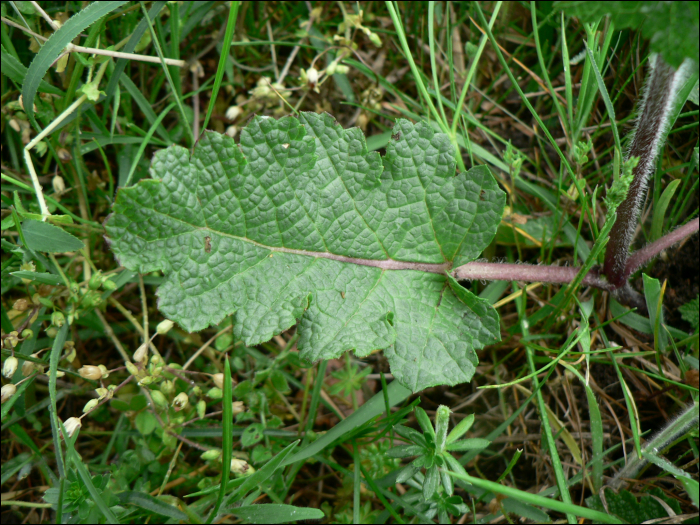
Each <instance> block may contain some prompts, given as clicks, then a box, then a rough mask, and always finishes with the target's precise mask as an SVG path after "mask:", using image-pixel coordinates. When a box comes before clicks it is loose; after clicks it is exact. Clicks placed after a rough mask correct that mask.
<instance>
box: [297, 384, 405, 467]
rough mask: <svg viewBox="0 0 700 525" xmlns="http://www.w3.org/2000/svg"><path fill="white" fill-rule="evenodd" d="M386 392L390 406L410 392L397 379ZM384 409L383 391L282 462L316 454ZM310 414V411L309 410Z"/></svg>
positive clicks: (400, 400) (298, 459) (399, 401)
mask: <svg viewBox="0 0 700 525" xmlns="http://www.w3.org/2000/svg"><path fill="white" fill-rule="evenodd" d="M387 394H388V397H389V404H390V406H394V405H396V404H398V403H401V402H402V401H403V400H404V399H407V398H408V397H409V396H410V395H411V394H412V392H411V391H410V390H409V389H408V388H405V387H403V386H402V385H400V384H399V382H398V381H392V382H391V383H390V384H389V388H387ZM385 409H386V407H385V404H384V393H383V392H379V393H377V394H375V395H374V396H373V397H372V399H370V400H369V401H367V402H366V403H365V404H364V405H362V406H361V407H360V408H359V409H358V410H356V411H355V412H353V413H352V414H351V415H350V416H348V418H347V419H344V420H343V421H341V422H340V423H339V424H337V425H336V426H334V427H333V428H332V429H331V430H329V431H328V432H326V433H325V434H324V435H323V436H321V437H320V438H319V439H317V440H316V441H314V442H313V443H311V444H309V445H307V446H306V447H305V448H304V449H303V450H300V451H299V452H297V453H296V454H294V456H292V457H291V458H289V459H288V460H287V461H285V462H284V465H290V464H292V463H296V462H297V461H301V460H303V459H306V458H310V457H311V456H313V455H315V454H318V453H319V452H321V451H322V450H323V449H324V448H326V447H327V446H328V445H330V444H331V443H333V442H334V441H336V440H338V439H340V438H342V437H343V436H344V435H345V434H347V433H349V432H352V431H353V430H354V429H355V428H357V427H359V426H360V425H364V424H365V423H366V422H367V421H369V420H370V419H372V418H373V417H377V416H378V415H380V414H381V413H382V412H383V411H384V410H385ZM309 414H310V412H309Z"/></svg>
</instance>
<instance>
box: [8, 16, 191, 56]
mask: <svg viewBox="0 0 700 525" xmlns="http://www.w3.org/2000/svg"><path fill="white" fill-rule="evenodd" d="M0 20H2V22H3V23H4V24H7V25H8V26H12V27H15V28H17V29H20V30H22V31H24V32H25V33H28V34H30V35H32V36H33V37H35V38H38V39H39V40H41V41H42V42H46V41H47V40H48V38H46V37H44V36H41V35H38V34H36V33H34V32H33V31H30V30H29V29H27V28H26V27H22V26H21V25H19V24H17V23H15V22H13V21H12V20H8V19H7V18H5V17H2V18H1V19H0ZM66 52H69V53H87V54H90V55H103V56H107V57H112V58H125V59H127V60H138V61H140V62H150V63H152V64H160V63H161V61H160V58H158V57H152V56H148V55H137V54H135V53H122V52H121V51H111V50H109V49H97V48H94V47H83V46H76V45H75V44H70V43H69V44H68V45H67V46H66ZM165 63H166V64H167V65H169V66H177V67H185V65H186V63H185V61H184V60H176V59H174V58H166V59H165Z"/></svg>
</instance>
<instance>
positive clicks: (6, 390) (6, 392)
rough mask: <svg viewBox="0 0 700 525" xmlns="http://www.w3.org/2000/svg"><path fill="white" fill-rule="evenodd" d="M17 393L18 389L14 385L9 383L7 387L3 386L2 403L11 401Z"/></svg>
mask: <svg viewBox="0 0 700 525" xmlns="http://www.w3.org/2000/svg"><path fill="white" fill-rule="evenodd" d="M15 392H17V387H16V386H15V385H13V384H12V383H7V384H6V385H3V386H2V394H1V395H2V402H3V403H4V402H5V401H7V400H8V399H10V398H11V397H12V396H14V395H15Z"/></svg>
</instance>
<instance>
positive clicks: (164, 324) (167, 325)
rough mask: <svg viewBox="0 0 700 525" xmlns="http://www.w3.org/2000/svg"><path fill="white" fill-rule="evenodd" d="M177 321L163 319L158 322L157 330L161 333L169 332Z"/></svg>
mask: <svg viewBox="0 0 700 525" xmlns="http://www.w3.org/2000/svg"><path fill="white" fill-rule="evenodd" d="M174 324H175V323H173V322H172V321H171V320H170V319H166V320H165V321H161V322H160V323H158V326H157V327H156V332H158V333H159V334H160V335H165V334H167V333H168V332H169V331H170V329H171V328H172V327H173V325H174Z"/></svg>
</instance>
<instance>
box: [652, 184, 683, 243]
mask: <svg viewBox="0 0 700 525" xmlns="http://www.w3.org/2000/svg"><path fill="white" fill-rule="evenodd" d="M680 183H681V180H680V179H676V180H674V181H671V182H670V183H669V185H668V186H666V189H665V190H664V192H663V193H662V194H661V197H660V198H659V201H658V202H657V203H656V206H654V216H653V218H652V220H651V235H650V240H651V241H652V242H653V241H655V240H657V239H658V238H659V237H661V233H662V231H663V227H664V219H665V218H666V209H667V208H668V205H669V203H670V202H671V199H672V198H673V195H674V194H675V193H676V190H677V189H678V186H679V185H680Z"/></svg>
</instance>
